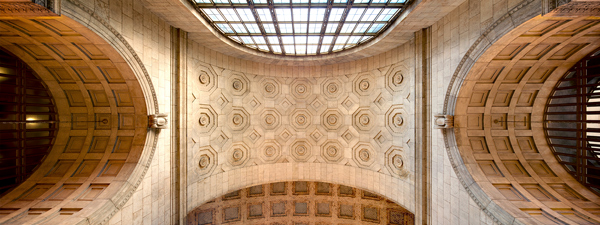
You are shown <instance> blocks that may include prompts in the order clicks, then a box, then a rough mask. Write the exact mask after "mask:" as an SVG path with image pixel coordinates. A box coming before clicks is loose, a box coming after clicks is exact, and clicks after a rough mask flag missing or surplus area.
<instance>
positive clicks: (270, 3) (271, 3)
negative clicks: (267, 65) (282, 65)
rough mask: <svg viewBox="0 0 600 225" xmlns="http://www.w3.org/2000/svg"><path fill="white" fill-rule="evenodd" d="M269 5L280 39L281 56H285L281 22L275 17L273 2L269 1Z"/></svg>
mask: <svg viewBox="0 0 600 225" xmlns="http://www.w3.org/2000/svg"><path fill="white" fill-rule="evenodd" d="M267 4H268V5H269V12H271V17H272V18H273V26H275V32H276V33H277V39H279V47H280V48H281V54H283V55H285V48H284V47H283V41H282V40H281V32H280V31H279V20H277V16H276V15H275V7H274V6H273V0H267Z"/></svg>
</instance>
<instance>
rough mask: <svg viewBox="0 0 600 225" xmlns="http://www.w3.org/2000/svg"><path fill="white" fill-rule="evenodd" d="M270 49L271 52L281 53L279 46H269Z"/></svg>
mask: <svg viewBox="0 0 600 225" xmlns="http://www.w3.org/2000/svg"><path fill="white" fill-rule="evenodd" d="M271 48H272V49H273V52H275V53H281V47H279V45H271Z"/></svg>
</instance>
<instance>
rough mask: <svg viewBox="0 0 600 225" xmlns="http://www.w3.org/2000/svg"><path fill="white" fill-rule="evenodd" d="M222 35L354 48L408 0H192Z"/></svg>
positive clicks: (293, 51)
mask: <svg viewBox="0 0 600 225" xmlns="http://www.w3.org/2000/svg"><path fill="white" fill-rule="evenodd" d="M194 1H195V3H196V6H197V8H198V9H199V11H200V12H201V13H202V16H204V17H205V18H206V19H207V20H208V21H209V22H211V24H212V26H213V27H214V28H216V29H217V30H219V31H220V32H221V33H222V34H223V35H225V36H227V37H228V38H230V39H231V40H232V41H234V42H237V43H239V44H241V45H243V46H246V47H248V48H252V49H256V50H258V51H261V52H268V53H273V54H279V55H296V56H305V55H322V54H330V53H333V52H338V51H342V50H346V49H350V48H353V47H355V46H358V45H360V44H363V43H365V42H367V41H369V40H372V39H373V37H376V36H377V35H379V34H381V33H382V32H383V31H385V30H386V29H387V28H388V27H389V25H390V23H391V22H393V21H394V20H395V19H396V18H397V17H398V16H399V14H400V12H401V11H402V8H403V7H404V6H405V5H406V2H407V1H408V0H350V1H348V0H194Z"/></svg>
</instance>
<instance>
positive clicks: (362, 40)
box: [360, 36, 373, 43]
mask: <svg viewBox="0 0 600 225" xmlns="http://www.w3.org/2000/svg"><path fill="white" fill-rule="evenodd" d="M371 38H373V36H363V38H362V39H360V43H363V42H365V41H368V40H369V39H371Z"/></svg>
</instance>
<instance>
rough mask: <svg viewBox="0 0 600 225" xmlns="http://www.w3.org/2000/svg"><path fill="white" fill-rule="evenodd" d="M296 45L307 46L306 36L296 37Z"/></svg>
mask: <svg viewBox="0 0 600 225" xmlns="http://www.w3.org/2000/svg"><path fill="white" fill-rule="evenodd" d="M295 37H296V38H295V39H296V44H306V36H295Z"/></svg>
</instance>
